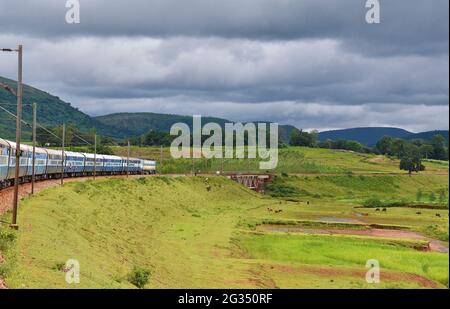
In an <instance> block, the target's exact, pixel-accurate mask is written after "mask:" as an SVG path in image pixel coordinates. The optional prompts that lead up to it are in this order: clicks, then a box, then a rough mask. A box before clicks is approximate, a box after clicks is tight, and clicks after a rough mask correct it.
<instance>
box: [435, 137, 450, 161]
mask: <svg viewBox="0 0 450 309" xmlns="http://www.w3.org/2000/svg"><path fill="white" fill-rule="evenodd" d="M431 146H432V147H433V159H436V160H448V149H446V147H445V146H446V139H445V137H443V136H442V135H440V134H436V135H435V136H433V138H432V139H431Z"/></svg>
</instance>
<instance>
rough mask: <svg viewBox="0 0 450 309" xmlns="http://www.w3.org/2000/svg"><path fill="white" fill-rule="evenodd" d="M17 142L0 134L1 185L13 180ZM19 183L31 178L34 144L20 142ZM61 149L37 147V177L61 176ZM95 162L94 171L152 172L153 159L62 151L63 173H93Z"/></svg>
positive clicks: (86, 174)
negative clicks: (5, 138) (8, 139)
mask: <svg viewBox="0 0 450 309" xmlns="http://www.w3.org/2000/svg"><path fill="white" fill-rule="evenodd" d="M16 151H17V146H16V143H14V142H11V141H7V140H4V139H1V138H0V189H3V188H6V187H9V186H11V185H13V184H14V177H15V165H16ZM20 151H21V153H20V174H19V177H20V183H24V182H29V181H31V177H32V170H33V147H31V146H28V145H21V146H20ZM62 162H63V160H62V151H57V150H53V149H45V148H38V147H36V150H35V176H36V180H43V179H52V178H60V177H61V172H62V170H63V168H62ZM94 165H96V168H95V173H96V175H99V176H101V175H122V174H126V173H127V169H128V172H129V173H130V174H155V173H156V162H155V161H150V160H142V159H137V158H130V159H129V161H128V160H127V158H126V157H118V156H109V155H101V154H97V156H96V158H95V157H94V154H92V153H80V152H71V151H65V153H64V177H81V176H92V175H93V174H94Z"/></svg>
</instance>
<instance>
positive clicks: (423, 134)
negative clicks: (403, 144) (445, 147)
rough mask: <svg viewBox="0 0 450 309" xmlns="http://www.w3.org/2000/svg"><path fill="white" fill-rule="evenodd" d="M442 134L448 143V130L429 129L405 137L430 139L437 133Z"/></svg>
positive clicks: (409, 138)
mask: <svg viewBox="0 0 450 309" xmlns="http://www.w3.org/2000/svg"><path fill="white" fill-rule="evenodd" d="M438 134H439V135H442V136H443V137H445V139H446V140H447V143H448V130H435V131H427V132H421V133H415V134H411V135H408V136H406V137H405V139H407V140H413V139H422V140H426V141H430V140H431V139H432V138H433V136H435V135H438Z"/></svg>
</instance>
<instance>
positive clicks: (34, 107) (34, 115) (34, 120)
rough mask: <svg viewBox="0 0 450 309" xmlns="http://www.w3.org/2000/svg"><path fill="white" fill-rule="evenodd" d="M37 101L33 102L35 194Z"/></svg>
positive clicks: (34, 175) (32, 177)
mask: <svg viewBox="0 0 450 309" xmlns="http://www.w3.org/2000/svg"><path fill="white" fill-rule="evenodd" d="M36 109H37V106H36V103H33V164H32V165H33V171H32V174H31V194H34V183H35V181H36V118H37V117H36V114H37V111H36Z"/></svg>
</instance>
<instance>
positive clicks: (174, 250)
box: [7, 177, 448, 288]
mask: <svg viewBox="0 0 450 309" xmlns="http://www.w3.org/2000/svg"><path fill="white" fill-rule="evenodd" d="M413 179H415V178H413ZM208 185H210V186H211V187H212V189H211V191H208V190H207V186H208ZM268 207H270V208H273V209H282V210H283V212H282V213H280V214H274V213H273V212H270V213H268V212H267V210H266V209H267V208H268ZM401 211H402V212H403V213H395V212H389V213H387V214H376V215H375V213H374V217H368V218H369V219H368V220H374V221H376V222H378V223H379V222H382V221H383V220H382V218H383V216H384V218H391V219H392V220H393V221H395V222H396V223H399V222H402V221H401V220H402V218H404V217H408V216H411V217H413V214H414V212H415V210H414V209H402V210H401ZM440 212H442V213H443V214H444V213H445V212H444V211H442V210H441V211H440ZM352 213H353V209H352V206H351V205H349V204H348V203H346V202H338V203H336V202H333V201H331V200H330V201H328V200H326V199H323V200H322V199H317V200H312V204H311V205H310V206H308V207H305V205H304V203H300V204H299V203H297V202H287V201H285V202H283V201H279V200H276V199H272V198H268V197H261V196H259V195H257V194H255V193H253V192H251V191H248V190H246V189H245V188H242V187H241V186H239V185H237V184H235V183H232V182H231V181H228V180H226V179H222V178H216V177H213V178H210V179H209V180H206V179H205V178H186V177H181V178H177V179H171V178H147V179H145V180H144V179H138V180H129V181H127V180H124V179H114V180H106V181H97V182H95V183H94V182H90V181H89V182H84V183H68V184H66V186H65V187H64V188H52V189H49V190H47V191H44V192H42V193H40V194H39V195H38V196H36V197H34V198H29V199H27V200H26V201H24V202H23V203H22V204H21V208H20V213H19V216H20V220H21V229H20V231H19V233H18V240H17V243H16V246H15V249H14V251H15V252H16V266H15V267H14V268H13V270H12V271H10V272H9V273H8V274H7V283H8V284H9V285H10V286H11V287H23V286H25V287H70V286H68V285H67V284H66V283H65V281H64V274H63V273H61V272H60V271H57V270H56V265H58V264H59V263H62V262H64V261H66V260H67V259H69V258H75V259H78V260H79V261H80V263H81V272H82V273H81V278H82V279H81V284H80V285H79V286H77V287H132V286H131V285H130V284H129V283H128V281H127V280H126V277H127V274H128V273H129V272H130V271H131V269H132V268H133V267H134V266H138V267H143V268H147V269H150V270H151V271H152V273H153V275H152V279H151V282H150V284H149V285H148V286H147V287H150V288H157V287H171V288H174V287H190V288H196V287H199V288H206V287H224V288H229V287H241V288H255V287H333V288H337V287H373V286H369V285H367V284H366V283H365V281H364V277H363V276H361V275H360V273H361V272H364V271H365V260H366V259H367V258H377V259H379V260H380V263H381V264H382V267H384V270H383V271H384V272H385V274H386V279H385V280H383V281H382V284H381V285H380V286H378V287H420V284H418V283H417V282H416V281H414V280H411V279H410V277H407V276H406V277H404V278H403V277H398V276H397V277H396V279H395V280H389V279H388V278H389V277H390V276H392V275H393V274H396V273H398V272H401V274H404V273H405V272H407V273H413V274H417V275H421V276H424V277H426V278H428V279H430V280H433V281H434V282H436V286H441V284H448V254H440V253H429V252H418V251H415V250H413V249H411V248H409V245H405V244H403V243H401V242H397V241H396V242H392V241H391V240H383V239H373V238H370V237H350V236H338V237H334V236H311V235H287V234H272V233H264V234H262V233H261V232H258V233H255V232H254V231H253V229H254V226H255V225H254V224H255V223H256V222H260V221H263V220H268V219H272V220H307V219H313V220H314V219H320V218H321V217H324V216H327V217H330V216H336V217H339V216H342V217H346V218H350V217H352ZM447 213H448V212H447ZM429 215H430V216H428V215H427V216H424V217H423V218H421V221H419V220H417V221H416V222H415V224H416V225H414V226H413V227H414V228H415V229H420V228H422V227H424V226H426V225H427V224H445V222H447V219H446V218H443V217H442V218H436V217H434V216H431V213H430V214H429ZM376 216H378V217H376ZM425 218H426V219H425ZM349 253H351V254H349ZM10 262H12V261H10ZM309 267H314V269H313V271H312V270H311V269H310V268H309ZM291 268H294V270H295V271H294V273H292V270H291ZM331 270H332V272H331V274H330V271H331ZM446 270H447V271H446ZM333 271H334V272H337V273H336V274H333ZM340 273H342V274H340ZM355 273H356V275H355ZM327 274H328V275H327ZM388 275H389V276H388Z"/></svg>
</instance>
